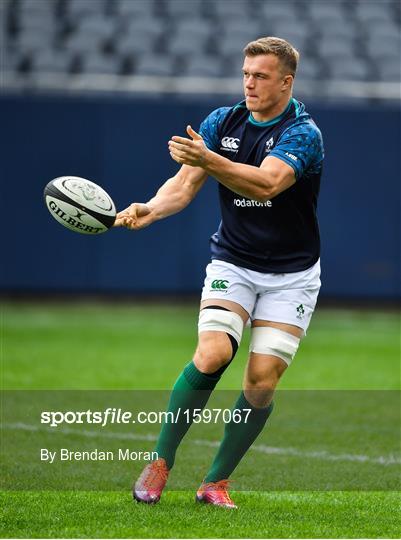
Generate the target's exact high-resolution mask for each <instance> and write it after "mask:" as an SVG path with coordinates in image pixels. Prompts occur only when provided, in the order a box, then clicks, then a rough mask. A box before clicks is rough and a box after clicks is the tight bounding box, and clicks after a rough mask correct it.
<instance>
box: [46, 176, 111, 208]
mask: <svg viewBox="0 0 401 540" xmlns="http://www.w3.org/2000/svg"><path fill="white" fill-rule="evenodd" d="M53 184H54V186H55V187H56V188H57V189H58V190H59V191H61V193H63V194H64V195H66V196H67V197H68V198H70V199H72V200H73V201H75V202H76V203H77V204H79V206H81V207H85V208H87V209H88V210H92V211H94V212H98V213H99V214H104V215H106V216H115V214H116V207H115V206H114V202H113V200H112V199H111V198H110V196H109V195H108V194H107V193H106V192H105V191H104V189H102V188H101V187H100V186H98V185H97V184H95V183H94V182H91V181H90V180H86V179H85V178H80V177H79V176H60V177H59V178H56V179H55V180H54V181H53Z"/></svg>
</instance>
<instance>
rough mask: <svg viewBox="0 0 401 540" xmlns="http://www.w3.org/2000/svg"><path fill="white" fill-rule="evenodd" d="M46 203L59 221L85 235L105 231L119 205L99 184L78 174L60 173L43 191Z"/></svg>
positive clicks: (111, 223)
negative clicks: (62, 174) (116, 205)
mask: <svg viewBox="0 0 401 540" xmlns="http://www.w3.org/2000/svg"><path fill="white" fill-rule="evenodd" d="M43 195H44V198H45V202H46V206H47V208H48V210H49V212H50V213H51V215H52V216H53V217H54V219H56V220H57V221H58V222H59V223H61V224H62V225H64V227H67V229H71V230H72V231H75V232H79V233H82V234H100V233H103V232H106V231H107V230H108V229H110V227H112V226H113V223H114V221H115V219H116V207H115V205H114V202H113V200H112V199H111V197H110V196H109V195H108V194H107V193H106V192H105V191H104V189H102V188H101V187H100V186H98V185H97V184H95V183H94V182H91V181H90V180H86V179H85V178H80V177H79V176H60V177H59V178H55V179H54V180H52V181H51V182H49V183H48V184H47V186H46V187H45V190H44V193H43Z"/></svg>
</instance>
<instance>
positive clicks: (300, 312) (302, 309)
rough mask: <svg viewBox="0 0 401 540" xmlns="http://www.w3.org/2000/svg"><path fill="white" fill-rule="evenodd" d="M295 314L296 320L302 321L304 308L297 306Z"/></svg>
mask: <svg viewBox="0 0 401 540" xmlns="http://www.w3.org/2000/svg"><path fill="white" fill-rule="evenodd" d="M297 313H298V315H297V317H298V319H302V317H303V316H304V315H305V308H304V306H303V304H299V306H298V307H297Z"/></svg>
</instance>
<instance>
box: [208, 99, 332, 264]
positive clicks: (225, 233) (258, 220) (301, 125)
mask: <svg viewBox="0 0 401 540" xmlns="http://www.w3.org/2000/svg"><path fill="white" fill-rule="evenodd" d="M200 134H201V135H202V137H203V139H204V141H205V144H206V145H207V147H208V148H209V149H210V150H212V151H213V152H216V153H218V154H220V155H221V156H224V157H226V158H228V159H230V160H231V161H234V162H238V163H246V164H248V165H253V166H255V167H259V166H260V165H261V163H262V161H263V160H264V159H265V158H266V156H275V157H276V158H279V159H281V160H283V161H285V163H287V164H288V165H290V166H291V167H292V168H293V169H294V172H295V177H296V182H295V184H294V185H293V186H291V187H290V188H288V189H286V190H285V191H283V192H282V193H280V194H279V195H277V196H276V197H274V198H273V200H271V201H267V202H265V203H260V202H257V201H254V200H252V199H248V198H247V197H243V196H242V195H238V194H236V193H234V192H233V191H231V190H230V189H228V188H226V187H225V186H223V185H222V184H220V183H219V196H220V207H221V216H222V220H221V223H220V226H219V228H218V231H217V232H216V233H215V234H214V235H213V236H212V237H211V252H212V259H220V260H223V261H227V262H230V263H232V264H235V265H237V266H241V267H244V268H249V269H251V270H256V271H258V272H265V273H284V272H299V271H301V270H305V269H307V268H309V267H311V266H312V265H313V264H314V263H315V262H316V261H317V260H318V258H319V254H320V237H319V226H318V221H317V216H316V207H317V198H318V195H319V187H320V177H321V173H322V162H323V157H324V150H323V141H322V135H321V133H320V130H319V129H318V127H317V126H316V124H315V123H314V121H313V120H312V118H311V117H310V115H309V114H308V113H307V112H306V111H305V106H304V105H303V104H302V103H300V102H299V101H297V100H295V99H293V98H291V99H290V101H289V103H288V106H287V108H286V109H285V110H284V111H283V113H282V114H280V115H279V116H277V117H276V118H274V119H273V120H270V121H269V122H257V121H256V120H255V119H254V118H253V116H252V113H250V112H249V110H248V109H247V108H246V105H245V101H242V102H241V103H239V104H237V105H235V106H234V107H221V108H219V109H216V110H215V111H213V112H212V113H211V114H209V116H208V117H207V118H206V119H205V120H204V121H203V122H202V124H201V127H200Z"/></svg>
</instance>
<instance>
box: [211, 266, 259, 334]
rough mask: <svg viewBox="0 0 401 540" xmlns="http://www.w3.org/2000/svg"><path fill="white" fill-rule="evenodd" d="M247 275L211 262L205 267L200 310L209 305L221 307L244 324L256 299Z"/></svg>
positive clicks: (241, 271)
mask: <svg viewBox="0 0 401 540" xmlns="http://www.w3.org/2000/svg"><path fill="white" fill-rule="evenodd" d="M248 274H249V272H248V271H247V270H246V269H244V268H239V267H236V266H234V265H233V264H230V263H226V262H225V261H218V260H213V261H212V262H211V263H210V264H208V266H207V267H206V278H205V282H204V286H203V289H202V298H201V309H204V308H205V307H207V306H211V305H216V306H221V307H224V308H226V309H228V310H230V311H233V312H234V313H237V314H238V315H240V316H241V318H242V320H243V321H244V323H246V321H247V320H248V319H249V317H250V314H251V313H252V311H253V309H254V307H255V302H256V298H257V295H256V292H255V290H254V287H253V284H252V281H251V280H250V279H249V276H248Z"/></svg>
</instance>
